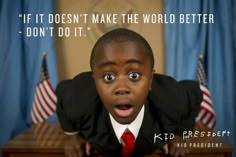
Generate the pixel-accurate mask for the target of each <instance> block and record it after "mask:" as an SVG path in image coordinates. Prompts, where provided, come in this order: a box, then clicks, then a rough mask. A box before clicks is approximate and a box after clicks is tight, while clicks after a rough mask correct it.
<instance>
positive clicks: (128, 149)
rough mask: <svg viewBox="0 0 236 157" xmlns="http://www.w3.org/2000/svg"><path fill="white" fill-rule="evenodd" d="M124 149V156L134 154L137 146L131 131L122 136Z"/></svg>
mask: <svg viewBox="0 0 236 157" xmlns="http://www.w3.org/2000/svg"><path fill="white" fill-rule="evenodd" d="M121 140H122V144H123V148H122V156H123V157H128V156H130V154H131V153H132V151H133V149H134V145H135V137H134V135H133V134H132V133H131V132H130V131H125V132H124V133H123V134H122V136H121Z"/></svg>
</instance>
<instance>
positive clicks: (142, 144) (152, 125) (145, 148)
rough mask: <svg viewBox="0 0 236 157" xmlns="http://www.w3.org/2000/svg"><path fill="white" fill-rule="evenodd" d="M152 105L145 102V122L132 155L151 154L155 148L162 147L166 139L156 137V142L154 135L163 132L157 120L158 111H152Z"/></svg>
mask: <svg viewBox="0 0 236 157" xmlns="http://www.w3.org/2000/svg"><path fill="white" fill-rule="evenodd" d="M152 110H153V109H152V106H150V105H149V104H148V102H147V103H146V104H145V113H144V118H143V122H142V125H141V128H140V131H139V134H138V137H137V139H136V142H135V148H134V151H133V153H132V156H142V155H145V154H149V153H151V152H153V151H154V150H156V149H158V148H161V146H162V145H163V144H164V143H165V141H161V140H158V139H156V142H154V137H155V135H157V134H160V133H161V128H160V126H159V122H158V121H157V117H156V118H155V117H154V116H157V115H156V113H154V112H152Z"/></svg>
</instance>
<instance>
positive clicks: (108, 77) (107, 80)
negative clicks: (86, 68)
mask: <svg viewBox="0 0 236 157" xmlns="http://www.w3.org/2000/svg"><path fill="white" fill-rule="evenodd" d="M103 78H104V80H105V82H111V81H113V80H114V79H115V76H114V75H113V74H106V75H104V77H103Z"/></svg>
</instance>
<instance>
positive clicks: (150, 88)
mask: <svg viewBox="0 0 236 157" xmlns="http://www.w3.org/2000/svg"><path fill="white" fill-rule="evenodd" d="M154 73H155V70H154V69H153V70H152V74H151V75H152V76H151V80H150V87H149V91H150V90H152V80H153V75H154Z"/></svg>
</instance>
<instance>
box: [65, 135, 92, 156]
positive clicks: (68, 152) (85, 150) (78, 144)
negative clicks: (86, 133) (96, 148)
mask: <svg viewBox="0 0 236 157" xmlns="http://www.w3.org/2000/svg"><path fill="white" fill-rule="evenodd" d="M67 137H68V139H67V141H66V142H65V147H64V150H65V156H66V157H84V156H89V155H90V153H91V145H90V144H89V143H88V142H86V141H85V140H84V139H83V138H81V137H80V136H79V135H71V136H67Z"/></svg>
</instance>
